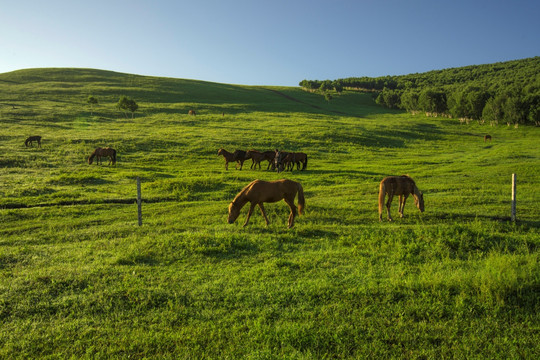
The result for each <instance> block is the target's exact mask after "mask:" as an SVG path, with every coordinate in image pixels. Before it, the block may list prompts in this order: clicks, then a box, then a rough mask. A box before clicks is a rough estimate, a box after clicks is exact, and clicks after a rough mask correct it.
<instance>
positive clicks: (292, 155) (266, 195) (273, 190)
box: [24, 110, 491, 228]
mask: <svg viewBox="0 0 540 360" xmlns="http://www.w3.org/2000/svg"><path fill="white" fill-rule="evenodd" d="M191 111H192V110H190V115H195V111H193V113H191ZM488 140H489V141H491V136H490V135H485V136H484V142H485V141H488ZM34 141H35V142H37V144H38V145H37V146H38V147H41V136H30V137H28V138H27V139H26V141H25V142H24V145H25V146H27V147H28V146H32V143H33V142H34ZM217 154H218V155H219V156H223V158H224V160H225V170H228V169H229V163H230V162H232V163H236V165H235V168H236V169H238V166H240V168H239V169H240V170H242V166H243V165H244V161H246V160H248V159H251V160H252V163H251V169H256V168H257V166H259V169H261V161H268V166H267V167H266V170H269V169H270V168H272V170H276V171H277V172H281V171H284V170H288V171H293V170H294V167H295V165H296V169H297V170H306V168H307V163H308V156H307V155H306V154H305V153H303V152H286V151H280V150H278V149H276V150H274V151H264V152H260V151H257V150H248V151H244V150H236V151H235V152H233V153H230V152H228V151H227V150H225V149H223V148H220V149H219V150H218V153H217ZM102 157H108V158H109V164H108V165H115V164H116V150H115V149H113V148H110V147H105V148H99V147H98V148H96V149H95V150H94V152H93V153H92V154H91V155H90V156H89V157H88V164H92V162H93V161H94V158H96V159H97V160H96V164H100V163H101V158H102ZM297 194H298V211H297V207H296V205H295V204H294V199H295V197H296V196H297ZM394 195H397V196H399V207H398V213H399V215H400V217H403V216H404V215H403V209H404V208H405V202H406V201H407V198H408V197H409V195H412V196H413V198H414V202H415V205H416V207H417V208H418V210H420V212H424V196H423V194H422V192H421V191H420V190H419V189H418V187H417V186H416V183H415V182H414V180H413V179H412V178H411V177H409V176H408V175H401V176H388V177H385V178H384V179H383V180H382V181H381V183H380V184H379V221H382V216H383V210H384V207H386V214H387V218H388V221H392V216H391V215H390V205H391V204H392V199H393V197H394ZM386 196H388V201H387V202H386V204H385V198H386ZM280 200H284V201H285V203H287V205H288V206H289V208H290V209H291V212H290V214H289V220H288V228H291V227H293V226H294V219H295V218H296V216H297V214H298V213H299V214H303V211H304V207H305V203H306V202H305V198H304V189H303V188H302V185H301V184H300V183H298V182H296V181H292V180H287V179H282V180H276V181H263V180H254V181H252V182H251V183H249V184H248V185H247V186H246V187H244V188H243V189H242V190H241V191H240V192H239V193H238V194H237V195H236V197H235V198H234V200H233V201H232V202H231V203H230V204H229V216H228V218H227V222H228V223H229V224H233V223H234V222H235V221H236V219H237V218H238V216H239V215H240V210H241V209H242V207H244V205H246V204H247V203H248V202H249V203H250V204H251V205H250V208H249V211H248V214H247V218H246V221H245V223H244V226H246V225H247V224H248V222H249V218H250V217H251V214H252V213H253V210H254V209H255V207H256V206H258V207H259V209H260V210H261V213H262V216H263V217H264V220H265V221H266V225H268V224H269V221H268V217H267V216H266V211H265V209H264V204H263V203H265V202H266V203H274V202H277V201H280Z"/></svg>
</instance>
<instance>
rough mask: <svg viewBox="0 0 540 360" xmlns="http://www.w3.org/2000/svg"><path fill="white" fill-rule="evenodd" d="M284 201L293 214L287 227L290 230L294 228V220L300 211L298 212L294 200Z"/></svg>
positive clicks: (290, 215) (286, 199)
mask: <svg viewBox="0 0 540 360" xmlns="http://www.w3.org/2000/svg"><path fill="white" fill-rule="evenodd" d="M295 195H296V194H295ZM284 200H285V202H286V203H287V205H289V208H290V209H291V213H290V214H289V221H288V226H287V228H289V229H290V228H292V227H293V226H294V218H295V217H296V214H297V213H298V211H297V210H296V205H294V198H293V199H292V200H291V199H288V198H285V199H284Z"/></svg>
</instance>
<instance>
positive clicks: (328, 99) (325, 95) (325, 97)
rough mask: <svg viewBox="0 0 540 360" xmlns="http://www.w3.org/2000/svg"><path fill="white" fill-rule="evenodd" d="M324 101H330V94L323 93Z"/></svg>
mask: <svg viewBox="0 0 540 360" xmlns="http://www.w3.org/2000/svg"><path fill="white" fill-rule="evenodd" d="M324 99H325V100H326V101H330V100H332V99H333V98H332V95H331V94H330V93H324Z"/></svg>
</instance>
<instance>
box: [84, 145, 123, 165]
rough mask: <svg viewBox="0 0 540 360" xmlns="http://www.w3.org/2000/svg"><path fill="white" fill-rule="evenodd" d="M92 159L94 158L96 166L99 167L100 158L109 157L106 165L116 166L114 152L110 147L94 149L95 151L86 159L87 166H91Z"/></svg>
mask: <svg viewBox="0 0 540 360" xmlns="http://www.w3.org/2000/svg"><path fill="white" fill-rule="evenodd" d="M94 157H95V158H96V165H99V164H100V163H101V158H102V157H109V164H108V165H111V164H112V165H115V164H116V150H114V149H113V148H110V147H106V148H96V150H94V152H93V153H92V154H91V155H90V156H89V157H88V164H92V162H93V161H94Z"/></svg>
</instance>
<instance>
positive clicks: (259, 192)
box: [242, 179, 298, 203]
mask: <svg viewBox="0 0 540 360" xmlns="http://www.w3.org/2000/svg"><path fill="white" fill-rule="evenodd" d="M297 191H298V183H297V182H296V181H292V180H288V179H282V180H275V181H264V180H254V181H252V182H251V183H249V184H248V185H247V186H246V187H245V188H244V189H243V190H242V193H243V194H244V196H246V198H247V199H248V200H249V201H251V202H255V203H260V202H277V201H280V200H282V199H283V198H285V197H288V196H295V195H296V193H297Z"/></svg>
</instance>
